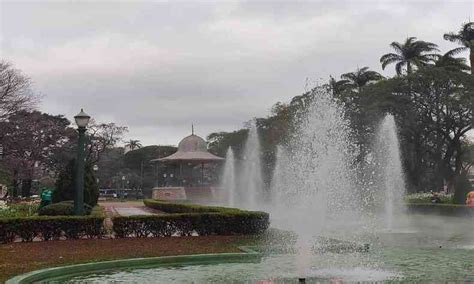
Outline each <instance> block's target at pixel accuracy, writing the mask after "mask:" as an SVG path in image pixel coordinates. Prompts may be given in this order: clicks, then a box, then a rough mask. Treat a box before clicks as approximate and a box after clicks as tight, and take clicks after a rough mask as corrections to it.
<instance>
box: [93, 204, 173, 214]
mask: <svg viewBox="0 0 474 284" xmlns="http://www.w3.org/2000/svg"><path fill="white" fill-rule="evenodd" d="M99 205H100V206H102V207H104V209H105V212H106V214H107V216H110V217H112V216H117V215H119V216H133V215H156V214H164V212H161V211H158V210H153V209H150V208H148V207H146V206H145V205H144V204H143V202H142V201H125V202H120V201H108V202H107V201H104V202H99Z"/></svg>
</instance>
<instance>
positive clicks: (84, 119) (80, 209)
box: [74, 109, 90, 215]
mask: <svg viewBox="0 0 474 284" xmlns="http://www.w3.org/2000/svg"><path fill="white" fill-rule="evenodd" d="M74 119H75V120H76V124H77V126H78V127H77V132H78V133H79V138H78V141H77V157H76V165H75V175H74V214H75V215H84V158H85V157H84V146H85V133H86V127H87V124H88V123H89V119H90V116H89V115H87V114H86V113H85V112H84V111H83V110H82V109H81V112H80V113H79V114H78V115H76V116H75V117H74Z"/></svg>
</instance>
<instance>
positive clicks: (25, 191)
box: [21, 179, 32, 197]
mask: <svg viewBox="0 0 474 284" xmlns="http://www.w3.org/2000/svg"><path fill="white" fill-rule="evenodd" d="M31 183H32V180H31V179H24V180H23V181H22V182H21V196H22V197H30V195H31Z"/></svg>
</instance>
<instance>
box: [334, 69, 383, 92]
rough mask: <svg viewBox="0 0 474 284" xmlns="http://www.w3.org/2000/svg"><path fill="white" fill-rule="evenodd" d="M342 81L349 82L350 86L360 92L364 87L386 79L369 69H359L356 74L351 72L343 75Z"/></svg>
mask: <svg viewBox="0 0 474 284" xmlns="http://www.w3.org/2000/svg"><path fill="white" fill-rule="evenodd" d="M341 79H343V80H347V81H348V82H349V84H350V85H352V86H353V87H355V88H357V89H358V90H359V91H360V89H361V88H362V87H364V86H366V85H368V84H370V83H373V82H376V81H379V80H382V79H384V77H383V76H382V75H380V73H378V72H376V71H372V70H369V67H367V66H366V67H362V68H357V70H356V71H355V72H349V73H345V74H342V75H341Z"/></svg>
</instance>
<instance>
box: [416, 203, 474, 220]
mask: <svg viewBox="0 0 474 284" xmlns="http://www.w3.org/2000/svg"><path fill="white" fill-rule="evenodd" d="M407 207H408V211H409V212H411V213H422V214H436V215H442V216H459V217H464V216H474V208H473V207H469V206H466V205H460V204H432V203H430V204H428V203H415V204H408V205H407Z"/></svg>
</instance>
